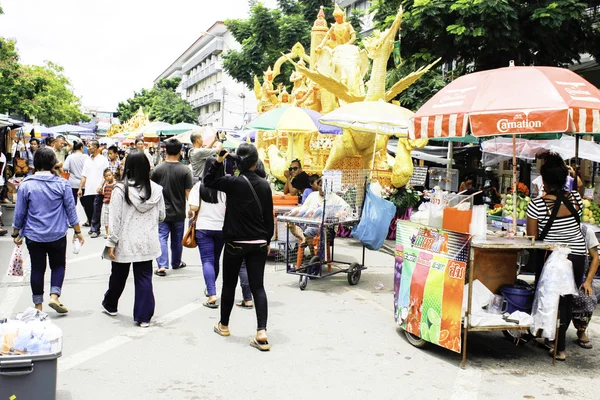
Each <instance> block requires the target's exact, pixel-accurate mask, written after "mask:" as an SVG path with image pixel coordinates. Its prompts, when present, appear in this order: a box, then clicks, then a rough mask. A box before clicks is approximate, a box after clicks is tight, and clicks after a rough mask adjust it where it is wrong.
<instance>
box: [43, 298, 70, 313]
mask: <svg viewBox="0 0 600 400" xmlns="http://www.w3.org/2000/svg"><path fill="white" fill-rule="evenodd" d="M48 305H49V306H50V308H51V309H53V310H54V311H56V312H57V313H59V314H66V313H68V312H69V310H68V309H67V307H65V306H63V305H62V304H61V303H58V302H56V301H51V302H49V303H48Z"/></svg>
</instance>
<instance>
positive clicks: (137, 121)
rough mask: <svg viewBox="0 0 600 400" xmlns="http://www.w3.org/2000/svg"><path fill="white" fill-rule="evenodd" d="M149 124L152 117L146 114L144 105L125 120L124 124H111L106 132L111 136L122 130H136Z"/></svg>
mask: <svg viewBox="0 0 600 400" xmlns="http://www.w3.org/2000/svg"><path fill="white" fill-rule="evenodd" d="M148 124H150V119H149V118H148V115H146V114H144V110H143V109H142V107H140V108H139V109H138V110H137V112H136V113H135V114H134V115H133V117H131V118H130V119H129V120H128V121H125V122H124V123H123V124H113V125H111V126H110V128H109V130H108V131H107V132H106V136H108V137H111V136H113V135H116V134H118V133H122V132H134V131H137V130H138V129H140V128H143V127H144V126H146V125H148Z"/></svg>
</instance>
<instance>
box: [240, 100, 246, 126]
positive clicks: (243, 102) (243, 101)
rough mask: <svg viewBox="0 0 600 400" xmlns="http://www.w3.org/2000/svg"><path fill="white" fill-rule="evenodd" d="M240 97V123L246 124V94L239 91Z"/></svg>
mask: <svg viewBox="0 0 600 400" xmlns="http://www.w3.org/2000/svg"><path fill="white" fill-rule="evenodd" d="M240 97H241V98H242V125H246V95H245V94H244V93H240Z"/></svg>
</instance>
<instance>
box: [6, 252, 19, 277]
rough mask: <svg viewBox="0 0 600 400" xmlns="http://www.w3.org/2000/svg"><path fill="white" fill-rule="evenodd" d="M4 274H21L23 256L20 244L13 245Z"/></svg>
mask: <svg viewBox="0 0 600 400" xmlns="http://www.w3.org/2000/svg"><path fill="white" fill-rule="evenodd" d="M6 275H8V276H23V256H22V248H21V245H16V246H15V248H14V250H13V252H12V256H11V257H10V262H9V263H8V271H7V273H6Z"/></svg>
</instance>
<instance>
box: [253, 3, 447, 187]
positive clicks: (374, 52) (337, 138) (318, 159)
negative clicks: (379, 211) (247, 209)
mask: <svg viewBox="0 0 600 400" xmlns="http://www.w3.org/2000/svg"><path fill="white" fill-rule="evenodd" d="M333 16H334V18H335V22H334V23H333V24H332V25H331V26H328V23H327V21H326V19H325V13H324V11H323V8H322V7H321V9H320V10H319V13H318V15H317V19H316V20H315V22H314V24H313V27H312V30H311V44H310V52H309V54H307V53H306V51H305V49H304V47H303V46H302V45H301V44H300V43H297V44H296V45H294V46H293V48H292V49H291V51H290V52H289V53H288V54H283V55H282V56H281V57H280V58H279V59H278V60H277V61H276V62H275V64H274V65H273V66H272V67H269V68H268V69H267V70H266V71H265V72H264V75H263V82H262V84H261V83H260V81H259V79H258V77H256V76H255V78H254V91H255V94H256V98H257V99H258V100H259V104H258V112H259V113H265V112H269V111H270V110H273V109H275V108H278V107H302V108H305V109H309V110H313V111H316V112H319V113H321V114H324V115H326V114H328V113H331V112H332V111H334V110H336V109H338V108H339V107H340V106H344V105H349V104H350V103H359V102H360V103H363V104H361V107H362V106H363V105H364V107H363V108H365V109H368V108H369V107H377V104H373V103H375V102H389V101H391V100H392V99H393V98H394V97H395V96H397V95H398V94H399V93H401V92H402V91H403V90H405V89H406V88H408V87H409V86H410V85H411V84H413V83H414V82H415V81H417V80H418V79H419V78H420V77H421V76H422V75H423V74H425V73H426V72H427V71H429V69H431V67H433V65H435V64H436V62H437V61H436V62H434V63H432V64H430V65H428V66H427V67H424V68H421V69H419V70H417V71H415V72H413V73H411V74H409V75H408V76H406V77H404V78H403V79H401V80H400V81H399V82H397V83H396V84H395V85H393V86H392V87H391V88H390V89H389V90H387V91H386V89H385V78H386V69H387V64H388V60H389V58H390V55H391V54H392V51H393V49H394V42H395V38H396V36H397V34H398V32H399V29H400V23H401V20H402V10H401V9H400V10H399V12H398V14H397V15H396V18H395V19H394V22H393V23H392V26H391V27H390V28H388V29H387V30H385V31H383V32H380V31H377V30H376V31H375V32H374V33H373V34H372V35H371V36H369V37H367V38H365V39H363V41H362V45H363V47H364V48H360V47H359V46H357V45H356V44H355V41H356V32H355V31H354V29H353V27H352V25H351V24H350V22H347V21H346V19H345V12H344V10H342V9H341V8H340V7H339V6H338V5H336V6H335V11H334V12H333ZM285 62H290V63H292V64H293V65H294V67H295V70H294V71H293V72H292V74H291V76H290V82H292V84H293V88H292V90H291V93H288V92H287V89H286V88H285V87H283V86H282V85H281V84H280V85H278V86H277V87H275V86H274V83H273V82H274V79H275V78H276V77H277V76H278V75H280V73H281V66H282V65H283V64H284V63H285ZM367 75H368V76H370V79H369V80H368V81H367V82H365V80H364V78H365V76H367ZM393 107H394V109H395V110H394V111H400V110H403V111H404V112H407V111H408V110H405V109H402V108H401V107H399V106H393ZM409 113H410V112H409ZM403 115H406V114H403ZM410 115H412V113H410V114H409V116H410ZM375 123H376V126H377V127H376V128H374V129H371V128H369V129H365V127H364V126H362V127H360V128H356V127H354V126H352V125H338V126H342V134H341V135H331V134H322V133H319V132H318V131H315V132H310V133H296V134H294V135H290V134H289V132H287V131H283V130H273V131H259V132H258V133H257V136H256V145H257V147H258V148H259V152H260V154H261V157H262V158H263V160H264V161H265V163H266V164H267V166H268V167H270V172H271V174H272V175H273V176H275V177H277V178H278V179H279V180H282V181H285V179H286V178H285V176H284V170H285V169H287V167H288V166H289V162H290V161H291V160H292V159H293V158H292V155H296V156H295V157H294V158H299V159H300V161H301V162H302V164H303V167H304V170H306V171H307V172H309V173H311V172H312V173H322V171H323V170H359V169H368V170H372V171H377V172H378V173H377V177H378V179H379V180H380V181H382V183H383V184H384V186H390V184H391V185H393V186H395V187H402V186H405V185H406V184H407V183H408V181H409V179H410V177H411V176H412V172H413V168H412V165H413V164H412V159H411V154H410V152H411V150H413V149H415V148H422V147H423V146H425V145H426V144H427V140H409V139H407V135H406V134H403V135H400V139H399V146H398V149H399V150H398V152H397V155H396V158H395V159H391V160H389V159H388V154H387V149H386V148H387V143H388V140H389V137H390V134H389V132H388V129H386V128H387V126H388V124H387V121H386V120H380V121H375ZM406 123H408V121H406ZM405 128H406V127H405ZM298 155H301V157H298Z"/></svg>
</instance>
